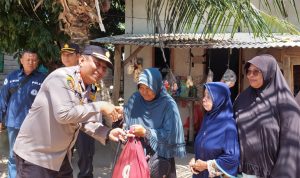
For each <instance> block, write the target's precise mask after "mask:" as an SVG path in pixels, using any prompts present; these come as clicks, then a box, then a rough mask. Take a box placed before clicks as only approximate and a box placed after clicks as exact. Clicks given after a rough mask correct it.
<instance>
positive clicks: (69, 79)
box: [67, 75, 75, 90]
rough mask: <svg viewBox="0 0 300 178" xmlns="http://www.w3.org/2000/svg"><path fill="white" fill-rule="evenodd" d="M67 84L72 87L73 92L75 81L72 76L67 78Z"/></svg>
mask: <svg viewBox="0 0 300 178" xmlns="http://www.w3.org/2000/svg"><path fill="white" fill-rule="evenodd" d="M67 84H68V86H69V87H70V89H71V90H74V89H75V81H74V79H73V77H72V76H71V75H68V76H67Z"/></svg>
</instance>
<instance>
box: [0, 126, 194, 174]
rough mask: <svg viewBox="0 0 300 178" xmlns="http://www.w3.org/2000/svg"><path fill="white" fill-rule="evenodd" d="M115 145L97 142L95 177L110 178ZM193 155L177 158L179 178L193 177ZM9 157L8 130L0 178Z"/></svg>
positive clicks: (1, 138)
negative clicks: (190, 165)
mask: <svg viewBox="0 0 300 178" xmlns="http://www.w3.org/2000/svg"><path fill="white" fill-rule="evenodd" d="M114 150H115V145H107V146H103V145H101V144H100V143H98V142H97V143H96V153H95V156H94V160H93V164H94V177H95V178H110V177H111V165H112V162H113V159H114V155H115V154H114V153H115V151H114ZM192 157H193V154H191V153H188V154H187V156H186V157H185V158H183V159H176V172H177V177H178V178H188V177H192V175H191V173H190V171H189V169H188V162H189V160H190V159H191V158H192ZM7 158H8V140H7V133H6V131H4V132H0V178H6V177H7V161H8V160H7ZM77 159H78V158H77V154H76V152H75V154H74V157H73V160H72V165H73V169H74V174H73V175H74V177H76V175H77V173H78V167H77Z"/></svg>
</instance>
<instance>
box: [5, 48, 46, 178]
mask: <svg viewBox="0 0 300 178" xmlns="http://www.w3.org/2000/svg"><path fill="white" fill-rule="evenodd" d="M20 63H21V66H22V67H21V69H19V70H15V71H13V72H11V73H10V74H8V75H7V77H6V79H5V80H4V84H3V87H2V88H1V91H0V95H1V97H0V108H1V110H0V121H1V122H3V123H4V122H5V125H6V127H7V133H8V141H9V159H8V177H9V178H15V177H16V172H17V171H16V164H15V159H14V157H13V146H14V143H15V139H16V137H17V135H18V132H19V129H20V127H21V125H22V123H23V121H24V119H25V117H26V115H27V113H28V111H29V109H30V107H31V105H32V103H33V101H34V99H35V97H36V95H37V93H38V91H39V89H40V87H41V84H42V82H43V81H44V79H45V77H46V75H45V74H43V73H41V72H39V71H37V67H38V64H39V59H38V56H37V53H36V52H34V51H24V52H23V53H22V54H21V58H20ZM4 120H5V121H4Z"/></svg>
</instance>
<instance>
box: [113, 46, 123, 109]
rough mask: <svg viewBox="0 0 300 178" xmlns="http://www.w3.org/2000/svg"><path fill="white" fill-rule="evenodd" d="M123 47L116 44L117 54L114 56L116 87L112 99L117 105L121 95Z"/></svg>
mask: <svg viewBox="0 0 300 178" xmlns="http://www.w3.org/2000/svg"><path fill="white" fill-rule="evenodd" d="M121 49H122V47H121V46H120V45H115V56H114V89H113V92H112V101H113V103H114V104H115V105H118V99H119V97H120V87H121V84H120V82H121V72H122V68H121V61H122V54H121V53H122V50H121Z"/></svg>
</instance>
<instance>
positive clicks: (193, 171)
mask: <svg viewBox="0 0 300 178" xmlns="http://www.w3.org/2000/svg"><path fill="white" fill-rule="evenodd" d="M195 163H196V161H195V158H192V159H191V160H190V162H189V166H190V171H191V172H192V173H193V174H199V172H198V171H197V170H195V169H194V166H195Z"/></svg>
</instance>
